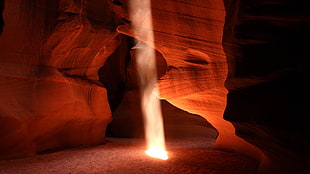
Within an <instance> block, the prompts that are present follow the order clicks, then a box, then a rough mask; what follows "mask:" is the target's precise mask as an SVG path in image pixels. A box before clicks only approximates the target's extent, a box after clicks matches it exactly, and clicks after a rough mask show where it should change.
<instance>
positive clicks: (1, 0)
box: [0, 0, 4, 34]
mask: <svg viewBox="0 0 310 174" xmlns="http://www.w3.org/2000/svg"><path fill="white" fill-rule="evenodd" d="M3 10H4V0H0V34H1V33H2V31H3V27H4V19H3V14H2V13H3Z"/></svg>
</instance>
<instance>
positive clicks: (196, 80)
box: [0, 0, 310, 173]
mask: <svg viewBox="0 0 310 174" xmlns="http://www.w3.org/2000/svg"><path fill="white" fill-rule="evenodd" d="M127 3H128V1H123V0H109V1H108V0H105V1H102V0H101V1H100V0H92V1H88V0H56V1H47V0H46V1H42V0H26V1H22V0H10V1H9V0H5V1H3V0H2V1H0V15H1V16H0V60H1V61H0V78H1V81H0V83H1V87H0V96H1V99H0V124H1V128H0V159H8V158H16V157H22V156H27V155H31V154H35V153H37V152H40V151H45V150H49V149H55V148H61V147H73V146H81V145H94V144H99V143H103V142H104V137H105V131H106V127H107V125H108V124H109V123H110V121H111V120H112V116H111V115H112V112H113V111H117V109H120V108H122V107H121V105H122V102H124V101H126V97H128V96H126V95H129V94H130V92H132V91H134V90H136V89H137V86H136V84H137V83H136V79H135V78H134V74H135V69H134V65H132V64H131V62H130V60H131V59H132V57H130V52H131V51H132V50H131V48H132V47H133V46H134V45H135V42H136V40H139V41H141V42H145V41H146V40H145V38H143V37H141V35H139V32H143V30H145V28H142V27H141V25H140V24H139V23H138V24H137V25H135V26H133V25H132V24H131V22H130V21H131V19H130V17H129V16H130V15H129V11H128V4H127ZM308 6H309V4H308V3H307V2H298V3H297V2H295V1H292V0H281V1H280V0H274V1H265V0H263V1H261V0H260V1H258V0H257V1H246V0H235V1H232V0H224V1H222V0H195V1H186V0H165V1H161V0H156V1H153V2H152V14H153V26H154V28H153V30H154V34H155V44H154V49H155V50H156V51H157V54H158V57H160V58H159V59H158V60H159V61H160V62H161V63H160V65H159V68H158V69H161V73H160V75H161V76H160V79H159V87H160V97H161V99H165V100H166V101H168V102H169V103H171V104H173V105H174V106H176V107H178V108H181V109H183V110H185V111H188V112H190V113H192V114H198V115H200V116H202V117H203V118H205V119H206V120H207V121H208V122H209V123H211V124H212V126H213V127H215V128H216V130H217V132H218V137H217V142H216V147H217V148H223V149H226V150H235V151H238V152H242V153H244V154H247V155H250V156H252V157H255V158H256V159H257V160H259V161H261V160H262V163H261V167H260V171H259V172H260V173H275V172H276V173H292V172H299V173H303V172H304V171H305V170H306V169H307V165H306V162H307V160H308V155H309V150H308V147H309V132H310V131H309V128H308V126H307V121H306V116H308V115H309V110H308V109H307V105H306V104H307V103H305V102H304V101H306V100H307V99H308V96H307V95H306V91H307V89H308V85H307V82H306V79H307V77H308V75H309V61H308V59H307V45H305V44H304V43H307V42H308V40H309V38H310V37H309V34H308V31H309V29H310V25H309V23H310V19H309V16H310V14H309V12H308V10H307V7H308ZM142 22H143V16H141V23H142ZM224 24H225V25H224ZM134 33H135V35H134ZM222 36H223V37H222ZM146 44H148V43H146ZM150 45H152V44H150ZM224 84H225V86H224ZM128 91H130V92H128ZM134 96H135V97H137V95H134ZM129 99H130V100H129V101H135V100H133V97H132V96H129ZM127 101H128V100H127ZM131 104H132V103H131ZM125 108H126V107H125ZM127 109H128V108H127ZM123 111H124V110H119V111H117V112H120V113H122V112H123ZM114 128H115V127H114ZM116 129H117V126H116Z"/></svg>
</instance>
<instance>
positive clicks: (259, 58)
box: [223, 0, 310, 173]
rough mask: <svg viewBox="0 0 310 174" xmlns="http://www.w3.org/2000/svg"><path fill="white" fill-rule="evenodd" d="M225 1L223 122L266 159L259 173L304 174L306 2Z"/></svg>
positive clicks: (309, 143)
mask: <svg viewBox="0 0 310 174" xmlns="http://www.w3.org/2000/svg"><path fill="white" fill-rule="evenodd" d="M225 3H226V4H225V5H226V11H227V16H226V23H225V29H224V32H223V33H224V39H223V45H224V48H225V52H226V55H227V60H228V65H229V74H228V79H227V81H226V83H225V85H226V87H227V89H228V90H229V93H228V96H227V97H228V98H227V107H226V110H225V114H224V118H225V119H226V120H229V121H231V122H232V123H233V124H234V127H235V128H236V134H237V135H238V136H240V137H242V138H244V139H245V140H246V141H248V142H250V143H252V144H254V145H255V146H257V147H259V148H260V149H261V150H262V151H263V152H264V154H265V155H266V156H267V160H266V161H263V163H262V167H261V171H260V172H262V173H305V172H306V171H308V172H309V165H308V164H309V155H310V154H309V152H310V151H309V147H310V140H309V138H310V129H309V125H308V121H307V117H308V116H309V115H310V113H309V106H308V102H307V101H308V100H309V94H308V92H307V91H308V90H309V87H310V86H309V82H308V80H307V79H309V75H310V74H309V72H310V71H309V68H310V66H309V51H308V50H309V48H308V44H307V43H308V42H309V39H310V34H309V29H310V12H309V10H308V7H309V5H310V4H309V2H306V1H303V2H299V1H291V0H286V1H283V0H275V1H266V0H263V1H262V0H257V1H247V0H240V1H230V0H227V1H225ZM308 172H307V173H308Z"/></svg>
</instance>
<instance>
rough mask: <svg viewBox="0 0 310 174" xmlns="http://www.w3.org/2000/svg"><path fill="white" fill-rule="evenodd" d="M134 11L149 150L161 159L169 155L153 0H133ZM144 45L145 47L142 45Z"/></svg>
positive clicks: (133, 19)
mask: <svg viewBox="0 0 310 174" xmlns="http://www.w3.org/2000/svg"><path fill="white" fill-rule="evenodd" d="M130 15H131V20H132V26H133V27H134V30H135V35H136V36H137V38H140V39H141V40H143V42H145V43H147V44H148V46H146V45H145V44H143V43H142V42H139V43H138V44H137V45H136V46H135V47H136V48H140V49H137V52H136V55H135V57H136V63H137V69H138V73H139V79H140V88H141V97H142V112H143V116H144V126H145V137H146V142H147V150H146V154H147V155H149V156H151V157H155V158H160V159H164V160H166V159H168V155H167V152H166V148H165V137H164V128H163V120H162V113H161V106H160V101H159V99H158V97H157V96H158V93H159V90H158V86H157V69H156V57H155V51H154V49H153V48H154V33H153V25H152V14H151V2H150V0H131V1H130ZM141 48H142V49H141Z"/></svg>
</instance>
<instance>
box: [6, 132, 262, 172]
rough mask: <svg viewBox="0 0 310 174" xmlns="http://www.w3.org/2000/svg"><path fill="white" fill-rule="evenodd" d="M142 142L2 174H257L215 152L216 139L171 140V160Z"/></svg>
mask: <svg viewBox="0 0 310 174" xmlns="http://www.w3.org/2000/svg"><path fill="white" fill-rule="evenodd" d="M144 144H145V143H144V141H143V140H141V139H128V138H126V139H124V138H107V143H106V144H103V145H98V146H94V147H80V148H74V149H64V150H59V151H57V152H51V153H45V154H38V155H36V156H33V157H27V158H21V159H15V160H2V161H0V173H1V174H174V173H175V174H182V173H184V174H204V173H206V174H255V173H256V170H257V167H258V164H257V163H256V162H255V161H254V160H253V159H251V158H248V157H246V156H243V155H241V154H237V153H234V152H227V151H221V150H217V149H214V148H212V147H213V145H214V139H210V138H204V137H196V138H184V139H179V140H169V141H168V142H167V150H168V155H169V159H168V160H160V159H154V158H151V157H148V156H146V155H145V153H144V150H145V145H144Z"/></svg>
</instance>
